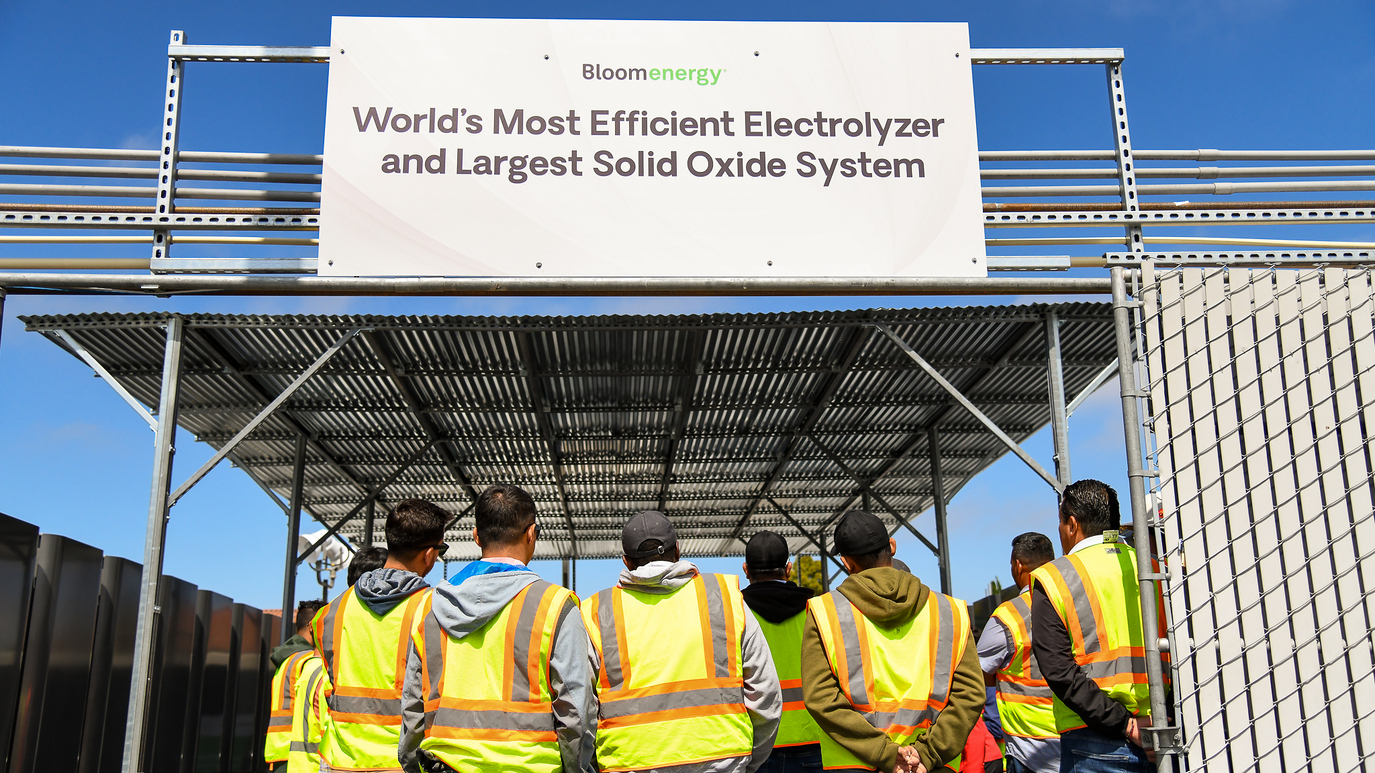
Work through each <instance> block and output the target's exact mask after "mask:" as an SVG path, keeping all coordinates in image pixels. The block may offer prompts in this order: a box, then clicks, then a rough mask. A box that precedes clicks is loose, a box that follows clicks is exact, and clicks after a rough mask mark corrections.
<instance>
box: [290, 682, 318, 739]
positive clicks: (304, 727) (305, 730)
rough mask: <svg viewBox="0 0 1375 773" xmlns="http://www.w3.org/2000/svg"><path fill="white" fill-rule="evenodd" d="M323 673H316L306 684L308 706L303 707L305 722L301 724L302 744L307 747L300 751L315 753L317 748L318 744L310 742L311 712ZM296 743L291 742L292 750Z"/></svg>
mask: <svg viewBox="0 0 1375 773" xmlns="http://www.w3.org/2000/svg"><path fill="white" fill-rule="evenodd" d="M323 673H324V672H323V671H316V672H315V673H314V674H313V675H311V677H310V682H309V683H307V684H306V705H305V706H302V707H301V708H302V709H303V710H304V717H305V721H303V722H302V723H301V741H300V742H301V743H302V744H304V745H305V747H306V748H305V749H303V750H300V751H308V752H314V751H316V749H315V748H314V747H315V746H316V744H313V743H311V742H310V710H311V709H312V708H314V705H313V704H314V695H315V688H316V687H318V686H320V675H321V674H323ZM296 743H297V742H296V741H292V742H291V748H293V749H295V748H296Z"/></svg>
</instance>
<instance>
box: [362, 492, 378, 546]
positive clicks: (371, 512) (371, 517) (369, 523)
mask: <svg viewBox="0 0 1375 773" xmlns="http://www.w3.org/2000/svg"><path fill="white" fill-rule="evenodd" d="M376 524H377V500H376V499H371V500H368V514H367V515H366V516H364V518H363V547H368V548H370V547H372V539H373V528H374V527H375V526H376Z"/></svg>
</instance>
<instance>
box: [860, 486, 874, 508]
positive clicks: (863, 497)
mask: <svg viewBox="0 0 1375 773" xmlns="http://www.w3.org/2000/svg"><path fill="white" fill-rule="evenodd" d="M859 506H860V507H862V508H864V512H866V513H872V512H873V510H870V509H869V491H868V490H867V489H866V490H864V491H861V492H860V494H859Z"/></svg>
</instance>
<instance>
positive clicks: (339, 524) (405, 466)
mask: <svg viewBox="0 0 1375 773" xmlns="http://www.w3.org/2000/svg"><path fill="white" fill-rule="evenodd" d="M434 443H435V441H433V440H431V441H427V442H426V443H425V445H423V446H421V447H420V450H418V451H416V452H415V453H413V454H411V455H410V457H409V458H407V459H406V461H404V462H402V463H401V466H400V467H397V468H396V469H395V470H392V473H391V475H388V476H387V479H386V480H384V481H382V482H381V483H380V484H378V486H377V488H375V489H373V490H372V491H369V492H368V495H367V496H366V497H363V501H361V502H359V503H358V504H356V505H354V506H353V509H352V510H350V511H348V513H347V514H346V515H345V516H344V517H343V518H340V519H339V520H338V521H335V523H334V525H333V526H331V527H329V530H328V531H326V532H325V533H324V534H323V535H321V537H320V539H317V540H315V543H314V544H312V545H311V546H310V547H309V548H308V549H306V550H305V551H304V552H302V553H301V555H300V556H298V557H297V558H296V562H297V563H300V562H301V561H303V560H304V559H305V558H306V557H307V556H309V555H310V554H311V553H314V552H315V550H316V549H317V548H319V547H320V546H321V545H323V544H325V541H326V540H328V539H329V538H330V537H333V536H334V535H336V534H338V533H339V530H340V529H342V528H343V527H344V524H346V523H348V522H349V521H351V520H353V517H354V516H355V515H358V513H360V512H362V510H363V508H364V507H366V506H367V505H369V504H371V503H372V502H373V501H374V500H376V499H377V498H378V497H380V496H381V495H382V492H383V491H384V490H386V488H387V486H390V485H391V484H393V483H395V482H396V479H397V478H399V477H401V475H402V473H404V472H405V471H406V470H409V469H410V468H411V465H413V464H415V463H416V462H417V461H419V460H420V458H421V457H422V456H424V455H425V454H426V453H427V452H428V451H429V450H430V448H431V447H432V446H433V445H434Z"/></svg>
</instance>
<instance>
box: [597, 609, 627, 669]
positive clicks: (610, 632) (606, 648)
mask: <svg viewBox="0 0 1375 773" xmlns="http://www.w3.org/2000/svg"><path fill="white" fill-rule="evenodd" d="M620 592H621V591H620V589H619V588H612V589H611V590H604V591H602V592H601V593H598V594H597V595H596V597H595V598H596V599H597V627H599V628H600V629H601V633H602V668H603V669H605V670H606V681H607V682H608V683H609V689H611V690H619V689H621V688H622V687H623V686H625V679H624V677H622V676H621V647H620V644H619V643H618V642H617V641H616V606H615V598H616V594H617V593H620Z"/></svg>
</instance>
